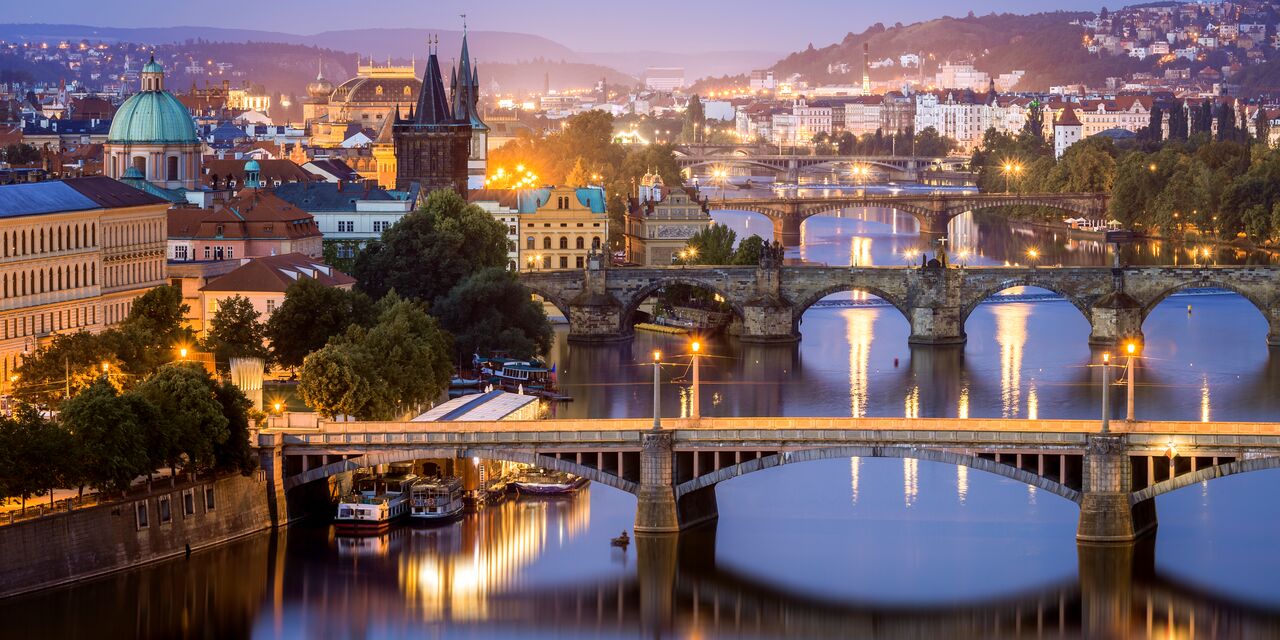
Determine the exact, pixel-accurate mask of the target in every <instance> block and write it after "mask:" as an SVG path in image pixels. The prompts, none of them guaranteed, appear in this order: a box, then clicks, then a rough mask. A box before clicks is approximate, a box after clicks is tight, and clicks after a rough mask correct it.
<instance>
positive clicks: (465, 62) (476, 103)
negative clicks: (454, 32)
mask: <svg viewBox="0 0 1280 640" xmlns="http://www.w3.org/2000/svg"><path fill="white" fill-rule="evenodd" d="M449 84H450V87H449V97H450V99H451V100H452V102H453V117H454V119H455V120H459V121H465V122H467V123H469V124H470V125H471V149H470V152H469V153H468V156H467V187H468V188H470V189H482V188H484V179H485V178H486V177H488V175H489V170H488V166H489V165H488V157H489V141H488V140H489V127H488V126H487V125H486V124H485V123H484V120H482V119H481V118H480V68H479V66H478V65H477V64H476V63H475V61H474V60H472V59H471V52H470V50H469V49H468V47H467V34H466V32H465V31H464V32H463V33H462V56H461V57H460V59H459V61H458V68H457V69H456V70H455V71H453V72H452V73H451V82H450V83H449Z"/></svg>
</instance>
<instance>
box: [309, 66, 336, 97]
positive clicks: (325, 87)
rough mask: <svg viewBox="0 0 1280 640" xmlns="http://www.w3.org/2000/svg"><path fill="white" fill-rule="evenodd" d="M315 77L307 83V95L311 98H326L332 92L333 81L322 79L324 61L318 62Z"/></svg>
mask: <svg viewBox="0 0 1280 640" xmlns="http://www.w3.org/2000/svg"><path fill="white" fill-rule="evenodd" d="M320 67H321V68H320V69H319V72H318V73H316V79H315V80H314V81H312V82H310V83H308V84H307V95H309V96H311V97H312V98H328V97H329V95H330V94H332V93H333V83H332V82H329V81H328V80H325V79H324V61H321V62H320Z"/></svg>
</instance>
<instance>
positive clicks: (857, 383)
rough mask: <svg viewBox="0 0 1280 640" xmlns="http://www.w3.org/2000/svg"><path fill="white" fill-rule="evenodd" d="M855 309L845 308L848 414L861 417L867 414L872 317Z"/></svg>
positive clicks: (843, 314) (872, 334) (872, 333)
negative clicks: (847, 356) (847, 345)
mask: <svg viewBox="0 0 1280 640" xmlns="http://www.w3.org/2000/svg"><path fill="white" fill-rule="evenodd" d="M856 311H857V310H856V309H845V310H844V312H843V313H842V314H841V315H842V316H843V317H844V320H845V323H846V325H845V326H846V328H845V336H844V337H845V340H846V341H847V342H848V344H849V415H850V416H853V417H854V418H861V417H864V416H866V415H867V400H868V385H869V384H870V371H868V365H869V363H870V360H871V339H872V338H873V337H874V335H875V334H874V332H873V330H872V326H873V324H872V318H871V317H870V316H868V315H867V314H865V313H856Z"/></svg>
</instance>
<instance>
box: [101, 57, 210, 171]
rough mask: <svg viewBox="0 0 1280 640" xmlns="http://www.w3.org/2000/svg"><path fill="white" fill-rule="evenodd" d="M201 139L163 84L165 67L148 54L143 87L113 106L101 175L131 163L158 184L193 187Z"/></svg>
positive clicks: (186, 113) (198, 168)
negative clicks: (114, 108)
mask: <svg viewBox="0 0 1280 640" xmlns="http://www.w3.org/2000/svg"><path fill="white" fill-rule="evenodd" d="M201 147H202V144H201V142H200V138H199V137H198V136H197V135H196V128H195V123H194V122H193V121H192V119H191V113H190V112H189V111H187V108H186V107H184V106H183V105H182V103H181V102H180V101H178V98H176V97H175V96H174V95H173V94H172V93H169V92H168V91H166V90H165V88H164V68H163V67H161V66H160V64H159V63H157V62H156V61H155V58H154V57H153V58H152V59H151V61H150V62H148V63H147V64H146V66H144V67H143V68H142V90H141V91H139V92H138V93H135V94H133V96H131V97H130V98H129V99H128V100H125V101H124V104H121V105H120V108H119V109H117V110H116V114H115V118H114V119H113V120H112V121H111V129H110V131H109V133H108V134H107V141H106V143H105V144H104V145H103V164H104V171H105V172H106V175H107V176H108V177H111V178H116V179H119V178H122V177H123V176H124V174H125V171H127V170H128V169H129V168H130V167H133V168H136V169H137V170H138V171H139V172H140V173H141V174H142V175H143V177H144V178H145V179H146V181H147V182H149V183H151V184H152V185H155V186H156V187H159V188H162V189H195V188H196V185H197V184H198V182H199V180H200V162H201Z"/></svg>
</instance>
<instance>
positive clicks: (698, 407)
mask: <svg viewBox="0 0 1280 640" xmlns="http://www.w3.org/2000/svg"><path fill="white" fill-rule="evenodd" d="M689 349H690V350H692V351H693V394H692V396H693V397H692V398H691V400H692V402H693V408H692V410H691V411H690V412H689V416H690V417H691V418H693V419H694V420H697V419H699V418H701V417H702V404H701V402H700V399H699V397H698V383H699V380H698V351H699V350H700V349H702V345H701V344H699V343H698V341H697V340H694V341H693V344H691V345H689Z"/></svg>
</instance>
